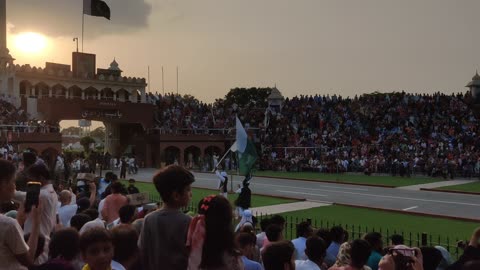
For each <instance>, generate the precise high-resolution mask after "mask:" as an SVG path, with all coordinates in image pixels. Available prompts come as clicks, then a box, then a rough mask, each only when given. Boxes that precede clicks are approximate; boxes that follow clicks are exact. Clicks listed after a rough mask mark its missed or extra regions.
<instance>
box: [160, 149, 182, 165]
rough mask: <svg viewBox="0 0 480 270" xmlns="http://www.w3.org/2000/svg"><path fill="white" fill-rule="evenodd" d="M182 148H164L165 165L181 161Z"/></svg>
mask: <svg viewBox="0 0 480 270" xmlns="http://www.w3.org/2000/svg"><path fill="white" fill-rule="evenodd" d="M180 156H181V150H180V148H178V147H175V146H169V147H167V148H165V150H164V160H165V161H164V162H165V165H170V164H175V163H177V164H178V163H180Z"/></svg>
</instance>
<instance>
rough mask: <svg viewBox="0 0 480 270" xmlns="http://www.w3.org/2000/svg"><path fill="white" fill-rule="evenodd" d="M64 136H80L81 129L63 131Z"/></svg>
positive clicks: (71, 128)
mask: <svg viewBox="0 0 480 270" xmlns="http://www.w3.org/2000/svg"><path fill="white" fill-rule="evenodd" d="M61 133H62V135H80V134H81V133H82V128H81V127H68V128H64V129H62V131H61Z"/></svg>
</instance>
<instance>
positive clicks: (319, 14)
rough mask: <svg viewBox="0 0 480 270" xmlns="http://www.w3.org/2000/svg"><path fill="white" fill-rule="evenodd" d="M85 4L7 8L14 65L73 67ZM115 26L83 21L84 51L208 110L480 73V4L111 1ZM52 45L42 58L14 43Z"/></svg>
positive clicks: (447, 82) (414, 85)
mask: <svg viewBox="0 0 480 270" xmlns="http://www.w3.org/2000/svg"><path fill="white" fill-rule="evenodd" d="M82 2H83V1H81V0H75V1H74V0H42V1H39V0H7V9H8V11H7V21H8V26H9V36H8V38H9V40H8V47H9V49H10V51H11V54H12V56H13V57H14V58H16V59H17V60H16V63H17V64H27V63H29V64H31V65H32V66H33V65H36V66H44V63H45V62H46V61H49V62H58V63H67V64H70V62H71V52H72V51H74V50H75V43H74V42H73V41H72V39H73V38H74V37H80V36H81V19H82ZM105 2H107V4H108V5H109V6H110V9H111V21H108V20H106V19H104V18H96V17H90V16H85V52H89V53H96V54H97V67H108V65H109V64H110V62H111V61H112V60H113V58H114V57H115V58H116V60H117V62H118V63H119V64H120V68H121V69H122V70H123V71H124V75H126V76H132V77H133V76H142V77H147V66H150V69H151V90H152V91H153V92H155V91H159V92H161V91H162V86H161V85H162V82H161V68H162V66H163V67H164V69H165V88H166V90H167V91H175V89H176V76H175V69H176V66H179V69H180V85H179V92H180V93H182V94H185V93H188V94H192V95H194V96H196V97H197V98H199V99H201V100H203V101H207V102H211V101H213V100H214V99H215V98H218V97H224V96H225V94H226V93H227V92H228V90H229V89H231V88H234V87H255V86H257V87H260V86H261V87H263V86H273V85H274V84H276V85H277V87H278V88H279V89H280V91H281V92H282V93H283V94H284V95H285V96H294V95H296V94H315V93H318V94H335V93H337V94H341V95H344V96H353V95H355V94H358V93H369V92H373V91H381V92H387V91H399V90H405V91H407V92H427V93H433V92H436V91H442V92H446V93H451V92H452V91H455V92H459V91H466V89H465V88H464V87H463V86H465V85H466V83H467V82H468V81H469V79H471V77H472V76H473V74H474V73H475V69H476V68H478V66H479V65H480V34H479V31H480V25H479V23H478V13H479V12H480V1H478V0H461V1H451V0H420V1H419V0H402V1H398V0H295V1H293V0H215V1H214V0H201V1H194V0H191V1H183V0H134V1H133V0H105ZM25 32H33V33H38V34H41V35H44V36H45V37H46V43H45V47H44V48H43V49H41V50H40V51H39V52H26V51H25V50H24V49H22V48H21V46H20V45H19V44H18V42H16V38H17V36H18V35H20V34H21V33H25Z"/></svg>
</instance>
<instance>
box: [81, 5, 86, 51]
mask: <svg viewBox="0 0 480 270" xmlns="http://www.w3.org/2000/svg"><path fill="white" fill-rule="evenodd" d="M82 7H83V8H82V53H83V31H84V24H85V1H83V4H82Z"/></svg>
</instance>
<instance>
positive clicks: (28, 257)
mask: <svg viewBox="0 0 480 270" xmlns="http://www.w3.org/2000/svg"><path fill="white" fill-rule="evenodd" d="M0 171H1V172H2V174H0V203H4V202H9V201H11V200H12V199H13V196H14V193H15V178H14V177H15V171H16V169H15V166H14V165H13V164H12V163H11V162H9V161H6V160H0ZM22 209H23V207H21V210H20V211H19V212H20V214H23V212H24V210H22ZM40 214H41V209H38V208H37V206H32V209H31V210H30V213H29V217H30V218H31V220H32V225H33V227H32V230H31V232H30V238H29V239H28V243H26V242H25V240H24V238H23V235H24V233H23V230H22V228H21V227H20V224H18V222H17V221H16V220H15V219H12V218H10V217H6V216H4V215H0V262H1V268H2V269H5V270H10V269H12V270H13V269H15V270H26V269H27V267H30V266H32V265H33V261H34V257H35V253H36V250H37V244H38V243H37V242H38V236H39V234H40V231H39V227H40V226H39V224H40Z"/></svg>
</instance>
